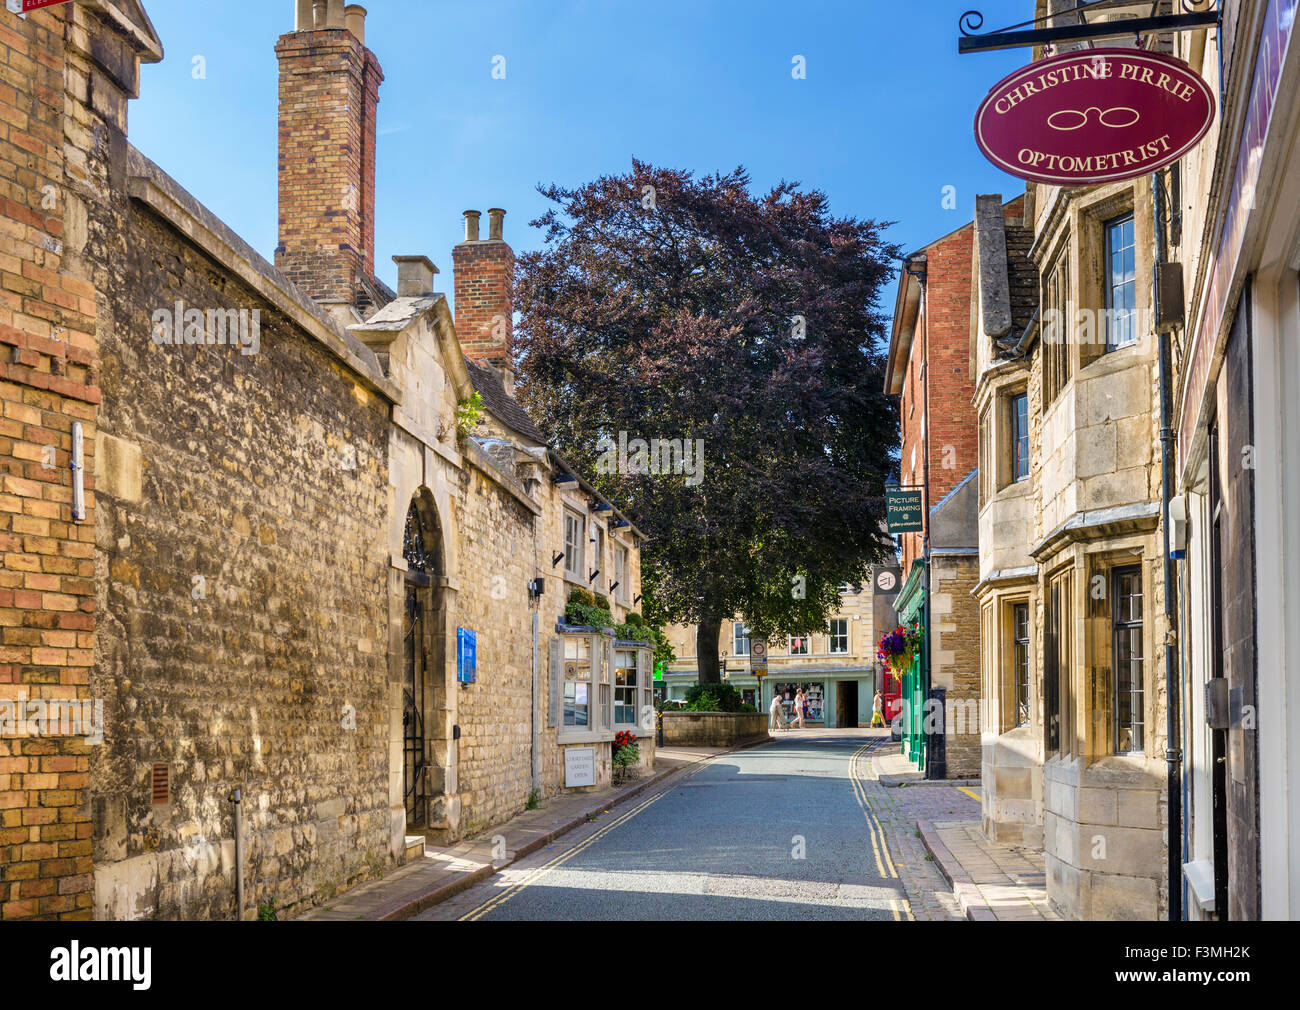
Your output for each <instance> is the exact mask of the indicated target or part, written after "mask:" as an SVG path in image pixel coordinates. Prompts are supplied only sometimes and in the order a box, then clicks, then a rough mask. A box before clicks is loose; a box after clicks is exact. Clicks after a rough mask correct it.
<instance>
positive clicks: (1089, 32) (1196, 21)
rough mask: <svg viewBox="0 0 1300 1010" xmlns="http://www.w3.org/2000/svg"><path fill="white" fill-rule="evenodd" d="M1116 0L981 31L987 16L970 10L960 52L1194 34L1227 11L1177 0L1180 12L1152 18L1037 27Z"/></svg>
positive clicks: (1206, 0) (1211, 1)
mask: <svg viewBox="0 0 1300 1010" xmlns="http://www.w3.org/2000/svg"><path fill="white" fill-rule="evenodd" d="M1115 3H1116V0H1092V2H1090V3H1088V2H1084V0H1080V2H1079V3H1078V4H1077V6H1076V7H1075V8H1074V10H1073V11H1069V10H1066V11H1057V12H1055V13H1054V14H1050V15H1048V16H1047V17H1042V18H1037V19H1035V20H1033V21H1022V22H1021V23H1020V24H1016V25H1010V26H1008V27H1006V28H999V29H998V30H997V31H992V32H982V33H981V32H980V31H979V29H980V28H982V27H983V26H984V15H983V14H981V13H980V12H979V11H967V12H966V13H965V14H963V15H962V16H961V17H960V18H959V19H958V22H957V26H958V28H959V29H960V30H961V38H959V39H958V40H957V52H958V53H963V54H964V53H983V52H991V51H992V50H995V49H1020V48H1024V47H1027V46H1042V45H1055V44H1057V43H1061V42H1094V41H1097V40H1099V39H1118V38H1126V37H1127V36H1130V35H1137V36H1141V35H1149V34H1151V33H1153V32H1191V31H1198V30H1199V29H1202V28H1215V29H1217V28H1219V27H1220V26H1221V25H1222V23H1223V12H1222V11H1221V10H1220V9H1219V4H1218V2H1217V0H1176V7H1177V8H1179V9H1180V13H1175V14H1158V15H1154V16H1151V17H1139V18H1126V19H1124V20H1122V21H1104V22H1097V23H1093V24H1088V23H1086V22H1084V23H1083V24H1074V25H1058V26H1056V27H1054V28H1036V27H1031V26H1033V25H1039V24H1042V23H1043V22H1045V21H1049V20H1051V19H1052V18H1059V17H1061V16H1062V15H1063V14H1071V13H1082V12H1085V11H1090V10H1091V11H1096V12H1097V13H1101V12H1102V11H1105V10H1107V9H1109V8H1112V7H1114V6H1115Z"/></svg>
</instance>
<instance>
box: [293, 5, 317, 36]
mask: <svg viewBox="0 0 1300 1010" xmlns="http://www.w3.org/2000/svg"><path fill="white" fill-rule="evenodd" d="M315 27H316V12H315V0H297V3H296V5H295V7H294V18H293V30H294V31H296V32H309V31H311V30H312V29H313V28H315Z"/></svg>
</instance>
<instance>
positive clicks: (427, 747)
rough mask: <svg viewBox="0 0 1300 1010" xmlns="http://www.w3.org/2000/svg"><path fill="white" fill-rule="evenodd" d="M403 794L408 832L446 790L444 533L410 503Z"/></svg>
mask: <svg viewBox="0 0 1300 1010" xmlns="http://www.w3.org/2000/svg"><path fill="white" fill-rule="evenodd" d="M402 559H403V560H404V561H405V562H406V571H405V573H404V575H403V600H402V794H403V798H404V801H405V806H406V823H407V826H408V829H410V828H423V827H425V826H427V825H428V824H429V814H430V809H431V804H432V803H433V801H434V799H435V798H436V796H437V794H438V793H440V792H441V790H442V786H443V775H442V773H441V769H440V768H438V767H436V765H435V752H434V747H433V746H432V744H433V741H434V739H435V737H436V731H435V729H434V727H433V725H432V717H433V714H434V709H435V707H436V706H435V701H436V694H437V688H438V687H439V686H440V685H439V682H438V678H439V677H441V676H442V671H443V667H444V659H443V647H444V640H445V635H444V634H443V633H442V629H441V621H440V620H439V617H440V616H441V611H442V607H441V605H440V604H441V595H442V594H441V587H442V585H443V584H444V581H445V580H444V579H443V577H442V576H443V551H442V530H441V527H440V526H439V523H438V514H437V510H436V509H435V508H434V507H433V504H432V503H431V502H429V501H427V500H426V499H424V498H423V497H422V496H419V495H417V496H416V497H415V498H414V499H412V501H411V504H410V507H409V508H408V509H407V512H406V527H405V530H404V533H403V536H402Z"/></svg>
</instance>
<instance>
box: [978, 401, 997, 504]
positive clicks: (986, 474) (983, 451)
mask: <svg viewBox="0 0 1300 1010" xmlns="http://www.w3.org/2000/svg"><path fill="white" fill-rule="evenodd" d="M989 414H990V410H989V408H988V407H985V408H984V410H983V412H982V413H981V414H980V428H979V478H978V479H979V488H980V505H981V506H982V505H984V504H985V503H986V502H987V501H988V500H989V499H990V498H992V497H993V469H994V467H993V431H992V426H991V424H990V423H989Z"/></svg>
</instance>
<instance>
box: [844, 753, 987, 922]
mask: <svg viewBox="0 0 1300 1010" xmlns="http://www.w3.org/2000/svg"><path fill="white" fill-rule="evenodd" d="M880 732H881V740H880V742H879V743H877V744H876V746H875V747H874V748H873V749H872V750H871V751H870V753H869V755H868V759H867V760H866V761H865V762H864V763H865V764H866V766H867V768H866V774H865V776H864V778H863V780H862V787H863V791H864V793H865V794H866V801H867V803H868V804H869V805H870V807H871V810H872V812H873V813H874V814H875V816H876V819H877V820H878V821H879V822H880V826H881V828H882V829H883V830H884V832H885V835H886V838H887V839H888V843H889V849H890V851H891V853H892V855H893V860H894V863H895V865H896V866H897V867H898V871H899V877H900V879H901V880H902V883H903V889H904V891H906V893H907V899H908V903H909V905H910V906H911V911H912V916H913V917H914V918H916V919H918V920H921V921H934V920H952V919H962V918H964V915H963V912H962V909H961V907H960V905H959V904H958V902H957V899H956V897H955V896H954V895H953V892H952V889H951V887H950V886H949V883H948V881H947V879H945V877H944V875H943V873H942V872H941V871H940V869H939V867H938V866H936V865H935V861H934V859H933V857H932V856H931V854H930V853H929V851H928V850H927V849H926V847H925V845H924V843H923V842H922V840H921V835H920V832H919V831H918V830H917V820H918V819H919V818H933V817H940V818H945V819H951V818H956V817H968V818H971V819H972V823H975V824H978V823H979V821H978V818H979V809H980V808H979V800H978V799H976V798H972V797H971V796H970V795H968V794H967V793H965V792H963V791H962V790H960V789H958V788H956V787H954V786H952V785H950V784H945V783H942V782H936V783H933V784H930V785H927V786H926V787H925V788H914V787H913V786H912V785H910V784H909V785H905V786H903V787H896V788H889V787H887V786H886V776H885V775H884V774H881V773H882V771H883V769H886V768H897V767H899V764H898V762H899V761H902V762H903V763H904V764H906V760H905V759H903V758H901V757H900V756H899V754H898V748H899V744H898V743H897V742H891V741H890V739H889V731H888V730H881V731H880ZM977 795H978V794H977Z"/></svg>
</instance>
